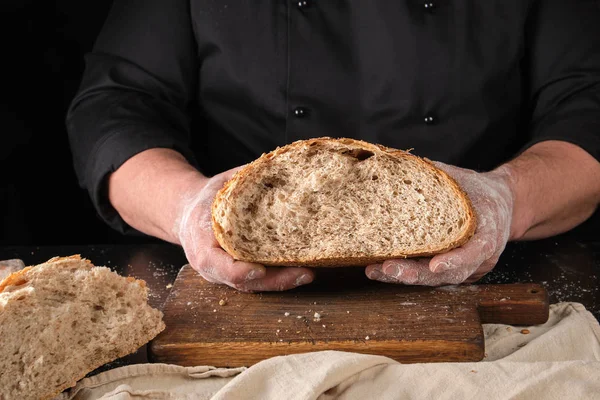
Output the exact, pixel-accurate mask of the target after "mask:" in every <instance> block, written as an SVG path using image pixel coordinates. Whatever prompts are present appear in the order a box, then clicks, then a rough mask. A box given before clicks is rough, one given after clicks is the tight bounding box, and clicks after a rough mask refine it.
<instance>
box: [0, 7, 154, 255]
mask: <svg viewBox="0 0 600 400" xmlns="http://www.w3.org/2000/svg"><path fill="white" fill-rule="evenodd" d="M111 4H112V0H101V1H98V0H91V1H80V0H68V1H65V0H63V1H55V2H52V1H32V0H5V1H4V2H3V7H2V12H1V13H0V14H1V15H2V17H1V20H0V37H1V38H2V39H0V44H1V45H2V47H1V50H0V51H1V54H2V56H1V58H2V63H1V64H0V65H2V67H0V68H1V70H2V73H1V75H0V76H2V78H3V82H2V89H1V90H0V97H1V100H0V122H1V124H2V125H1V127H2V128H1V131H0V132H1V133H0V212H1V215H2V225H1V226H0V245H21V244H23V245H25V244H33V245H46V244H48V245H50V244H80V243H81V244H85V243H135V242H141V241H144V242H148V241H153V240H152V239H149V238H145V237H129V236H128V237H123V236H122V235H120V234H119V233H118V232H116V231H113V230H112V229H111V228H109V227H108V226H107V225H105V224H104V223H103V221H101V220H100V218H99V217H98V216H97V215H96V212H95V210H94V209H93V207H92V205H91V202H90V200H89V199H88V197H87V196H88V195H87V192H85V191H84V190H83V189H81V188H80V187H79V186H78V183H77V180H76V177H75V173H74V170H73V166H72V160H71V152H70V149H69V143H68V138H67V133H66V128H65V122H64V118H65V114H66V110H67V107H68V104H69V102H70V101H71V99H72V98H73V97H74V95H75V92H76V91H77V88H78V85H79V82H80V79H81V74H82V72H83V68H84V60H83V56H84V54H85V53H86V52H88V51H89V50H91V48H92V46H93V43H94V40H95V37H96V35H97V34H98V32H99V30H100V28H101V27H102V24H103V22H104V19H105V18H106V16H107V14H108V10H109V8H110V5H111Z"/></svg>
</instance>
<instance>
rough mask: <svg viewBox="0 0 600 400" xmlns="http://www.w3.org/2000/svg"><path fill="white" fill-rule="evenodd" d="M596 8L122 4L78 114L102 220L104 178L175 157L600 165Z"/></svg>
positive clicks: (96, 55)
mask: <svg viewBox="0 0 600 400" xmlns="http://www.w3.org/2000/svg"><path fill="white" fill-rule="evenodd" d="M599 4H600V2H598V1H596V0H485V1H482V0H431V1H423V0H295V1H290V0H271V1H269V0H260V1H259V0H185V1H184V0H169V1H165V0H115V1H114V3H113V7H112V9H111V12H110V14H109V16H108V19H107V20H106V23H105V25H104V27H103V28H102V30H101V32H100V34H99V36H98V38H97V41H96V43H95V45H94V48H93V51H91V52H90V53H89V54H87V55H86V58H85V61H86V68H85V72H84V75H83V79H82V82H81V86H80V89H79V91H78V93H77V95H76V97H75V98H74V99H73V101H72V104H71V107H70V109H69V111H68V114H67V117H66V123H67V129H68V134H69V139H70V143H71V146H72V152H73V157H74V167H75V170H76V172H77V175H78V177H79V181H80V184H81V186H82V187H84V188H86V189H87V190H88V191H89V192H90V195H91V198H92V200H93V202H94V204H95V206H96V208H97V210H98V212H99V213H100V215H101V216H102V217H103V218H104V219H105V220H106V222H107V223H109V224H110V225H111V226H113V227H114V228H116V229H118V230H121V231H126V230H127V229H129V228H128V227H127V226H126V225H125V223H124V222H123V221H122V220H121V219H120V218H119V217H118V215H117V214H116V212H115V210H114V209H112V207H110V205H109V203H108V200H107V191H106V177H107V175H108V174H109V173H110V172H112V171H114V170H115V169H116V168H118V167H119V166H120V165H121V164H122V163H123V162H124V161H126V160H127V159H128V158H129V157H131V156H133V155H135V154H136V153H138V152H140V151H143V150H145V149H148V148H152V147H167V148H174V149H176V150H178V151H180V152H181V153H183V154H184V155H185V156H186V157H187V158H188V159H189V160H190V162H192V163H194V164H195V165H196V166H197V167H198V168H199V169H200V170H201V171H202V172H203V173H205V174H207V175H212V174H215V173H218V172H221V171H223V170H226V169H229V168H231V167H234V166H237V165H241V164H244V163H247V162H250V161H252V160H253V159H255V158H256V157H258V156H260V154H261V153H263V152H268V151H270V150H272V149H274V148H275V147H276V146H280V145H284V144H286V143H290V142H292V141H294V140H298V139H306V138H310V137H316V136H332V137H341V136H344V137H352V138H358V139H363V140H367V141H370V142H375V143H381V144H384V145H387V146H391V147H396V148H401V149H407V148H413V149H414V150H413V153H414V154H416V155H420V156H426V157H428V158H430V159H433V160H439V161H444V162H446V163H450V164H454V165H458V166H462V167H466V168H473V169H476V170H488V169H491V168H493V167H495V166H497V165H498V164H500V163H502V162H504V161H506V160H507V159H509V158H511V157H513V156H514V155H515V154H518V152H520V151H522V150H523V149H525V148H527V147H529V146H531V145H532V144H533V143H536V142H539V141H543V140H551V139H557V140H564V141H568V142H571V143H575V144H577V145H579V146H581V147H582V148H584V149H585V150H586V151H588V152H589V153H590V154H592V155H593V156H594V157H596V158H597V159H600V6H599Z"/></svg>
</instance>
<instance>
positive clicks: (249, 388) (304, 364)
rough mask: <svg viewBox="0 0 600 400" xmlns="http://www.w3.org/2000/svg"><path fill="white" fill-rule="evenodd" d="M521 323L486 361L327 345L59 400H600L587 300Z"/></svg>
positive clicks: (153, 376) (104, 385)
mask: <svg viewBox="0 0 600 400" xmlns="http://www.w3.org/2000/svg"><path fill="white" fill-rule="evenodd" d="M521 329H523V327H513V326H509V325H501V324H485V325H484V333H485V345H486V357H485V358H484V360H483V361H481V362H468V363H419V364H401V363H398V362H396V361H394V360H392V359H390V358H387V357H382V356H374V355H363V354H357V353H349V352H338V351H322V352H313V353H305V354H298V355H290V356H281V357H274V358H270V359H268V360H265V361H263V362H260V363H258V364H255V365H253V366H251V367H250V368H243V367H242V368H235V369H233V368H232V369H225V368H213V367H210V366H198V367H192V368H184V367H178V366H174V365H167V364H142V365H132V366H127V367H121V368H116V369H114V370H110V371H107V372H104V373H101V374H99V375H96V376H92V377H90V378H86V379H83V380H82V381H80V382H79V384H78V385H77V386H76V387H74V388H73V389H71V390H69V391H68V392H65V393H63V394H61V395H60V396H58V397H57V399H60V400H67V399H69V400H84V399H85V400H90V399H110V400H128V399H210V400H224V399H260V400H271V399H273V400H281V399H284V400H285V399H302V400H304V399H320V400H325V399H361V400H362V399H435V400H443V399H484V400H493V399H527V400H537V399H561V400H562V399H576V400H585V399H600V325H599V324H598V322H597V321H596V319H595V318H594V316H593V315H592V314H591V313H590V312H589V311H588V310H586V309H585V307H584V306H583V305H582V304H579V303H573V302H570V303H566V302H564V303H557V304H553V305H551V306H550V318H549V320H548V322H547V323H545V324H544V325H538V326H531V327H527V329H528V330H529V333H528V334H523V333H521Z"/></svg>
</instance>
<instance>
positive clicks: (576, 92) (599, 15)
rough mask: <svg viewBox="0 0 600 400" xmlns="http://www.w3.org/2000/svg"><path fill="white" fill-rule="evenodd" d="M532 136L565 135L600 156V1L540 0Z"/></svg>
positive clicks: (532, 71)
mask: <svg viewBox="0 0 600 400" xmlns="http://www.w3.org/2000/svg"><path fill="white" fill-rule="evenodd" d="M525 46H526V47H525V54H526V57H525V59H524V61H525V64H526V70H527V71H528V75H529V76H528V77H527V78H528V79H527V81H528V82H529V87H528V88H527V89H528V90H529V93H530V94H531V97H530V100H531V104H530V107H531V109H530V112H531V113H530V116H531V120H530V121H531V125H530V132H531V135H532V137H531V141H530V142H529V143H527V145H526V146H525V148H523V149H522V150H525V149H526V148H528V147H530V146H531V145H533V144H534V143H538V142H541V141H545V140H562V141H566V142H570V143H573V144H575V145H578V146H580V147H581V148H583V149H584V150H586V151H587V152H588V153H590V154H591V155H592V156H593V157H595V158H596V159H597V160H599V161H600V2H599V1H597V0H569V1H564V0H536V1H534V4H533V6H532V9H531V13H530V16H529V19H528V26H527V28H526V43H525Z"/></svg>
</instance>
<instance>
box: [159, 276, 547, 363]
mask: <svg viewBox="0 0 600 400" xmlns="http://www.w3.org/2000/svg"><path fill="white" fill-rule="evenodd" d="M548 307H549V304H548V295H547V293H546V290H545V289H544V287H543V286H541V285H538V284H499V285H461V286H446V287H439V288H429V287H417V286H415V287H411V286H401V285H394V284H386V283H380V282H374V281H371V280H369V279H367V278H366V277H365V276H364V268H325V269H319V270H317V278H316V279H315V281H314V282H313V283H312V284H310V285H307V286H305V287H301V288H298V289H294V290H292V291H287V292H269V293H256V294H254V293H241V292H238V291H236V290H234V289H231V288H229V287H227V286H223V285H215V284H211V283H209V282H207V281H205V280H204V279H203V278H202V277H201V276H199V275H198V274H197V273H196V272H195V271H194V270H193V269H192V268H191V267H190V266H189V265H186V266H184V267H183V268H182V269H181V271H180V272H179V275H178V276H177V279H176V281H175V283H174V285H173V288H172V290H171V293H170V294H169V297H168V298H167V300H166V302H165V305H164V307H163V312H164V321H165V324H166V329H165V330H164V331H163V332H162V333H161V334H160V335H158V336H157V337H156V338H155V339H154V340H153V341H152V342H151V344H150V346H149V358H150V359H151V360H152V361H154V362H163V363H170V364H178V365H183V366H196V365H211V366H216V367H238V366H250V365H252V364H255V363H257V362H259V361H261V360H264V359H267V358H270V357H274V356H280V355H287V354H294V353H304V352H310V351H320V350H341V351H351V352H358V353H367V354H377V355H383V356H387V357H390V358H392V359H395V360H397V361H400V362H403V363H415V362H460V361H479V360H481V359H483V357H484V352H485V348H484V338H483V329H482V326H481V324H482V323H504V324H511V325H535V324H541V323H544V322H546V320H547V319H548V311H549V309H548Z"/></svg>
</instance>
